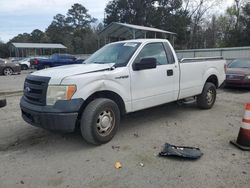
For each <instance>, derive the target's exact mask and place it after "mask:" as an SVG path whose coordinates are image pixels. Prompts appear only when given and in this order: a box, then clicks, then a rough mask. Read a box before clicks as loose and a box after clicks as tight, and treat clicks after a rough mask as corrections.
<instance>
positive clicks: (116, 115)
mask: <svg viewBox="0 0 250 188" xmlns="http://www.w3.org/2000/svg"><path fill="white" fill-rule="evenodd" d="M119 124H120V110H119V108H118V106H117V104H116V103H115V102H114V101H112V100H110V99H105V98H98V99H95V100H93V101H92V102H90V103H89V104H88V106H87V107H86V108H85V110H84V112H83V114H82V119H81V126H80V128H81V133H82V136H83V138H84V139H85V140H86V141H87V142H88V143H91V144H95V145H100V144H105V143H107V142H109V141H110V140H111V139H112V138H113V137H114V135H115V133H116V132H117V129H118V127H119Z"/></svg>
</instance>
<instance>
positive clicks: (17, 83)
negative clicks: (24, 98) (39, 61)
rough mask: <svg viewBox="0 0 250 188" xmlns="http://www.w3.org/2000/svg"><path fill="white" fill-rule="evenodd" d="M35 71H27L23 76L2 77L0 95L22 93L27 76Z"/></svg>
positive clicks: (0, 78)
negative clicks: (3, 93)
mask: <svg viewBox="0 0 250 188" xmlns="http://www.w3.org/2000/svg"><path fill="white" fill-rule="evenodd" d="M33 71H34V70H25V71H22V72H21V74H17V75H11V76H3V75H0V93H2V92H15V91H22V90H23V83H24V80H25V78H26V76H27V75H28V74H30V73H31V72H33Z"/></svg>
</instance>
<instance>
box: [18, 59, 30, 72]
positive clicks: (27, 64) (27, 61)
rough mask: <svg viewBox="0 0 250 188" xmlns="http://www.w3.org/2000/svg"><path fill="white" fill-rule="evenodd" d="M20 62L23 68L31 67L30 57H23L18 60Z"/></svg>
mask: <svg viewBox="0 0 250 188" xmlns="http://www.w3.org/2000/svg"><path fill="white" fill-rule="evenodd" d="M18 63H19V64H20V66H21V69H22V70H28V69H29V68H30V58H25V59H22V60H20V61H18Z"/></svg>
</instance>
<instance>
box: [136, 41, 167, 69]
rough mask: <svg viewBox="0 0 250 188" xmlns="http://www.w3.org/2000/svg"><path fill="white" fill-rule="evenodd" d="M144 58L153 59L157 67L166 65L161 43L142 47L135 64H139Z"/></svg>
mask: <svg viewBox="0 0 250 188" xmlns="http://www.w3.org/2000/svg"><path fill="white" fill-rule="evenodd" d="M144 58H155V59H156V61H157V65H165V64H168V59H167V56H166V52H165V49H164V46H163V44H162V43H150V44H147V45H146V46H144V47H143V49H142V50H141V51H140V53H139V55H138V56H137V58H136V60H135V62H140V60H141V59H144Z"/></svg>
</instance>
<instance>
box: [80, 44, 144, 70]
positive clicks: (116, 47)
mask: <svg viewBox="0 0 250 188" xmlns="http://www.w3.org/2000/svg"><path fill="white" fill-rule="evenodd" d="M140 44H141V43H139V42H124V43H114V44H109V45H106V46H104V47H102V48H101V49H100V50H98V51H96V52H95V53H94V54H93V55H92V56H90V57H89V58H88V59H87V60H86V61H84V62H83V63H84V64H90V63H98V64H108V63H115V65H114V66H115V67H122V66H126V65H127V64H128V61H129V59H130V58H131V57H132V55H133V54H134V53H135V51H136V49H137V48H138V47H139V46H140Z"/></svg>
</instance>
